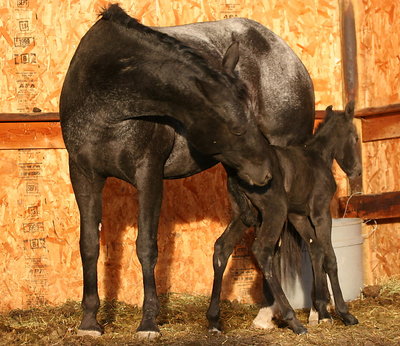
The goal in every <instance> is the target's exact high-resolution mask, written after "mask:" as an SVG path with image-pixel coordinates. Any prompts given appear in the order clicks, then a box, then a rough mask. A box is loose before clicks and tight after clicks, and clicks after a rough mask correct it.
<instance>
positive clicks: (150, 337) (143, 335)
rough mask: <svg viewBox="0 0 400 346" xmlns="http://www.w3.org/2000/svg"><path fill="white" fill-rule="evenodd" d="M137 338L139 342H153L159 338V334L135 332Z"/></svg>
mask: <svg viewBox="0 0 400 346" xmlns="http://www.w3.org/2000/svg"><path fill="white" fill-rule="evenodd" d="M136 334H137V337H138V338H139V339H141V340H154V339H157V338H158V337H160V336H161V333H160V332H146V331H144V332H136Z"/></svg>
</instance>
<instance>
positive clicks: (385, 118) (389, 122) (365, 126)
mask: <svg viewBox="0 0 400 346" xmlns="http://www.w3.org/2000/svg"><path fill="white" fill-rule="evenodd" d="M361 126H362V140H363V142H370V141H377V140H383V139H391V138H398V137H400V112H399V113H397V114H396V113H391V114H389V115H379V116H374V117H368V118H363V119H362V120H361Z"/></svg>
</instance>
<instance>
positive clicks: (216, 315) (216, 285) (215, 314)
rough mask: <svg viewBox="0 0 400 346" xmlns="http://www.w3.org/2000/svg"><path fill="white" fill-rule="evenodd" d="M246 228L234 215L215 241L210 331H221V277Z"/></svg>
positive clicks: (208, 314)
mask: <svg viewBox="0 0 400 346" xmlns="http://www.w3.org/2000/svg"><path fill="white" fill-rule="evenodd" d="M246 228H247V227H246V225H244V224H243V222H242V221H241V220H240V217H238V216H236V217H234V218H233V220H232V221H231V222H230V223H229V225H228V227H227V228H226V229H225V231H224V233H223V234H222V235H221V236H220V237H219V238H218V239H217V241H216V242H215V245H214V255H213V268H214V281H213V288H212V293H211V301H210V305H209V307H208V311H207V319H208V330H209V331H210V332H221V331H222V328H221V323H220V306H219V304H220V296H221V286H222V278H223V275H224V271H225V268H226V265H227V263H228V259H229V256H230V255H231V254H232V251H233V249H234V247H235V245H236V244H237V243H238V242H239V241H240V239H241V238H242V237H243V233H244V231H245V230H246Z"/></svg>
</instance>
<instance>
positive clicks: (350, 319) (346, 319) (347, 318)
mask: <svg viewBox="0 0 400 346" xmlns="http://www.w3.org/2000/svg"><path fill="white" fill-rule="evenodd" d="M341 317H342V321H343V323H344V324H345V325H346V326H352V325H354V324H357V323H358V320H357V318H355V317H354V316H353V315H352V314H346V315H342V316H341Z"/></svg>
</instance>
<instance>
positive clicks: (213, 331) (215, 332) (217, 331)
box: [208, 327, 222, 334]
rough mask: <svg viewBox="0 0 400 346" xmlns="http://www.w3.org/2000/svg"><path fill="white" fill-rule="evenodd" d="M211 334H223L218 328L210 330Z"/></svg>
mask: <svg viewBox="0 0 400 346" xmlns="http://www.w3.org/2000/svg"><path fill="white" fill-rule="evenodd" d="M208 332H209V333H211V334H221V333H222V332H221V331H220V330H219V329H218V328H215V327H214V328H211V329H209V330H208Z"/></svg>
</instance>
